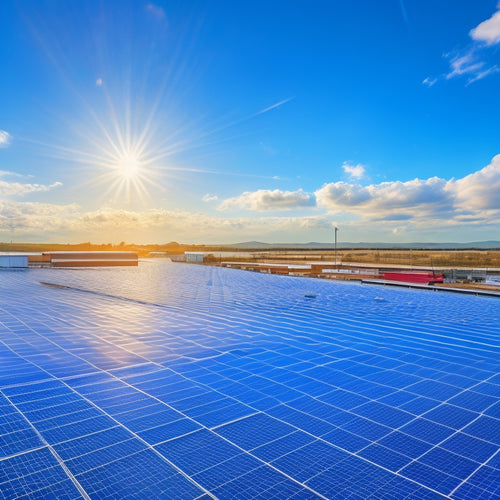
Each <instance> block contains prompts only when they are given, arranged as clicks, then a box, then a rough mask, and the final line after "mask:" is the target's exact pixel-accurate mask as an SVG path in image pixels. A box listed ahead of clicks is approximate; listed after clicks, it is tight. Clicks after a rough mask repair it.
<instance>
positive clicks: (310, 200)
mask: <svg viewBox="0 0 500 500" xmlns="http://www.w3.org/2000/svg"><path fill="white" fill-rule="evenodd" d="M314 205H315V200H314V197H313V196H312V195H311V194H310V193H306V192H304V191H303V190H302V189H299V190H298V191H281V190H279V189H274V190H268V189H259V190H258V191H254V192H248V191H247V192H245V193H243V194H241V195H239V196H235V197H234V198H228V199H227V200H224V201H223V202H222V203H221V205H220V206H219V208H220V209H221V210H228V209H233V208H243V209H247V210H255V211H258V212H267V211H275V210H280V211H281V210H295V209H299V208H305V207H311V206H314Z"/></svg>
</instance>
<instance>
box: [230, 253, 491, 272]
mask: <svg viewBox="0 0 500 500" xmlns="http://www.w3.org/2000/svg"><path fill="white" fill-rule="evenodd" d="M234 260H236V258H235V259H234ZM255 260H257V261H263V262H289V263H293V262H296V263H304V262H311V261H325V262H327V261H332V262H333V261H335V252H334V251H325V250H311V251H308V250H304V251H285V250H280V251H269V252H256V253H255ZM337 261H339V262H342V263H346V264H347V263H349V264H351V263H364V264H379V265H380V264H391V265H404V266H424V267H430V268H439V267H453V268H458V267H468V268H500V250H385V249H381V250H376V249H352V250H348V249H342V250H338V251H337Z"/></svg>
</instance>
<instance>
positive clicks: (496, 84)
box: [0, 0, 500, 243]
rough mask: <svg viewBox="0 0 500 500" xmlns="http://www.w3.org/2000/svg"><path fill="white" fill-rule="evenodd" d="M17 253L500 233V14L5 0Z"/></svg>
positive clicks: (400, 3)
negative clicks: (48, 248) (121, 245)
mask: <svg viewBox="0 0 500 500" xmlns="http://www.w3.org/2000/svg"><path fill="white" fill-rule="evenodd" d="M0 61H1V64H2V78H1V79H0V241H11V240H14V241H34V242H36V241H48V242H80V241H92V242H96V243H99V242H119V241H127V242H135V243H164V242H168V241H174V240H175V241H182V242H198V243H202V242H205V243H232V242H239V241H247V240H259V241H267V242H309V241H322V242H329V241H332V239H333V229H332V228H333V227H335V226H338V227H339V229H340V232H339V236H340V238H341V240H343V241H353V242H359V241H371V242H373V241H383V242H416V241H429V242H430V241H434V242H439V241H457V242H464V241H477V240H489V239H500V156H499V155H500V120H498V117H499V116H500V100H499V99H498V93H499V89H500V4H497V2H496V0H494V1H490V0H482V1H481V2H475V1H472V0H471V1H457V0H455V1H446V0H443V1H439V2H435V1H430V0H429V1H427V0H418V1H417V0H359V1H349V2H345V1H340V0H338V1H334V0H330V1H314V2H305V1H291V2H282V1H277V0H276V1H254V2H251V3H247V2H234V1H222V0H219V1H189V2H186V1H157V2H154V3H151V2H147V1H139V0H134V1H127V0H120V1H118V0H108V1H103V0H101V1H96V0H86V1H85V2H76V1H75V2H68V1H55V0H50V1H43V0H42V1H40V0H22V1H21V0H20V1H13V0H5V1H4V2H2V3H1V5H0Z"/></svg>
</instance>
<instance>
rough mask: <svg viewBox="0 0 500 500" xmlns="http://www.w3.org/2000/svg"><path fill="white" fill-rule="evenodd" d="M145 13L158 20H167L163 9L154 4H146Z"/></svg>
mask: <svg viewBox="0 0 500 500" xmlns="http://www.w3.org/2000/svg"><path fill="white" fill-rule="evenodd" d="M146 11H147V12H148V13H149V14H151V15H152V16H154V17H156V18H157V19H158V20H161V21H163V20H165V19H166V18H167V15H166V14H165V10H164V9H163V7H160V6H159V5H156V4H154V3H148V4H147V5H146Z"/></svg>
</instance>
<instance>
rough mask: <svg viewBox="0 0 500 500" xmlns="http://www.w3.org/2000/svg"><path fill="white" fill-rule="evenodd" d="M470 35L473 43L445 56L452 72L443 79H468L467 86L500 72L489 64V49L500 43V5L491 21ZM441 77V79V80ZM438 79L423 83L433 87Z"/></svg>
mask: <svg viewBox="0 0 500 500" xmlns="http://www.w3.org/2000/svg"><path fill="white" fill-rule="evenodd" d="M469 35H470V37H471V39H472V42H471V43H469V45H468V46H467V47H465V48H463V49H462V50H460V51H457V52H455V53H453V54H445V57H446V58H447V59H448V60H449V64H450V70H449V71H448V73H446V74H444V75H442V76H441V77H444V78H446V79H447V80H450V79H451V78H457V77H461V76H462V77H467V85H470V84H471V83H473V82H476V81H478V80H482V79H483V78H486V77H487V76H490V75H492V74H495V73H498V72H500V68H499V67H498V66H497V65H496V64H491V63H488V54H489V53H490V52H491V49H489V47H491V46H493V45H496V44H498V43H500V3H499V10H497V11H496V12H495V13H494V14H493V15H492V16H491V17H490V18H489V19H486V20H485V21H483V22H482V23H480V24H479V25H478V26H476V27H475V28H473V29H472V30H471V31H470V32H469ZM441 77H440V78H441ZM437 80H438V78H432V77H427V78H425V79H424V80H423V81H422V83H423V84H424V85H427V86H428V87H432V85H434V84H435V83H436V81H437Z"/></svg>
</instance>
